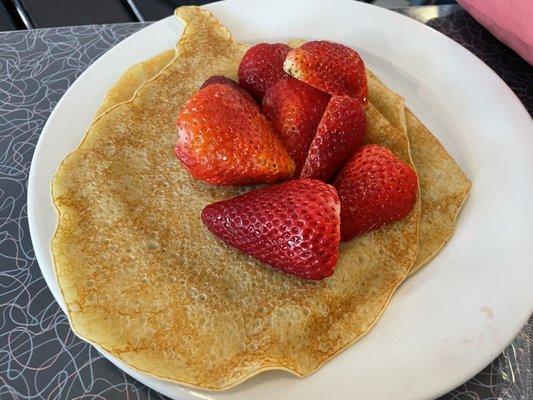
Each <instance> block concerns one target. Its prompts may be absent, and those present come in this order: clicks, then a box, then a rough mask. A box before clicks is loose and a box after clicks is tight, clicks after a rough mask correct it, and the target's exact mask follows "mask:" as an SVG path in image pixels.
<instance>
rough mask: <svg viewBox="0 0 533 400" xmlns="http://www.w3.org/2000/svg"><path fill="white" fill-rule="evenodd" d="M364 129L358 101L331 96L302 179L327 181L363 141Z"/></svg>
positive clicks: (363, 119) (361, 110)
mask: <svg viewBox="0 0 533 400" xmlns="http://www.w3.org/2000/svg"><path fill="white" fill-rule="evenodd" d="M365 132H366V114H365V111H364V110H363V108H362V107H361V103H360V102H359V101H358V100H356V99H354V98H353V97H349V96H333V97H332V98H331V100H330V101H329V103H328V106H327V108H326V111H325V112H324V115H323V116H322V119H321V121H320V125H318V129H317V131H316V135H315V137H314V139H313V141H312V143H311V146H310V148H309V154H308V155H307V159H306V160H305V164H304V167H303V169H302V174H301V176H302V178H304V177H305V178H313V179H320V180H323V181H328V180H329V179H330V178H331V177H332V176H333V174H334V173H335V172H336V171H337V169H339V168H340V167H342V165H343V164H344V163H345V162H346V161H347V160H348V159H349V158H350V157H351V156H352V155H353V154H354V152H355V150H356V149H357V148H358V147H359V146H361V145H362V144H363V140H364V138H365ZM289 153H290V151H289ZM291 155H292V154H291ZM293 158H294V157H293ZM295 162H296V160H295ZM296 165H298V163H297V162H296Z"/></svg>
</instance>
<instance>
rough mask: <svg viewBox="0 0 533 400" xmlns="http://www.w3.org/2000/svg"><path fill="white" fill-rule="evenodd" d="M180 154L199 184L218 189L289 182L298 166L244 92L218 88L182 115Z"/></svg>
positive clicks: (201, 94) (197, 96)
mask: <svg viewBox="0 0 533 400" xmlns="http://www.w3.org/2000/svg"><path fill="white" fill-rule="evenodd" d="M177 130H178V135H179V138H178V143H177V144H176V148H175V153H176V156H177V157H178V158H179V159H180V160H181V162H182V163H183V165H184V166H185V168H187V169H188V170H189V172H190V173H191V175H192V176H193V177H195V178H196V179H200V180H203V181H205V182H208V183H213V184H218V185H247V184H253V183H272V182H276V181H280V180H284V179H287V178H290V177H291V176H292V175H293V173H294V162H293V161H292V159H291V158H290V156H289V154H288V153H287V151H286V150H285V148H284V147H283V143H282V142H281V141H280V139H279V138H278V137H277V135H276V134H275V132H274V130H273V129H272V127H271V125H270V123H269V122H268V121H267V120H266V118H265V116H264V115H262V114H261V112H260V110H259V108H258V107H257V105H255V104H253V103H252V102H251V101H250V100H249V99H248V98H246V96H244V95H243V94H242V93H241V92H240V91H239V90H237V89H234V88H233V87H232V86H231V85H227V84H220V83H213V84H210V85H208V86H206V87H205V88H203V89H201V90H200V91H198V92H197V93H196V94H194V95H193V96H192V97H191V98H190V99H189V101H188V102H187V104H186V105H185V107H184V108H183V109H182V111H181V112H180V114H179V116H178V121H177Z"/></svg>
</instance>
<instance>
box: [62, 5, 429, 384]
mask: <svg viewBox="0 0 533 400" xmlns="http://www.w3.org/2000/svg"><path fill="white" fill-rule="evenodd" d="M177 14H178V16H179V17H180V18H181V19H183V20H184V21H185V22H186V27H185V31H184V33H183V36H182V38H181V40H180V42H179V43H178V45H177V48H176V54H175V56H174V57H173V58H172V59H171V60H168V59H167V60H166V61H164V62H165V63H168V61H170V62H169V63H168V65H167V66H166V67H165V68H163V69H162V70H161V72H160V73H158V74H157V73H156V72H155V71H157V69H158V68H154V63H156V61H154V60H151V61H148V62H147V64H144V66H136V67H134V70H133V71H137V72H133V73H132V71H131V70H130V71H129V72H128V73H126V75H125V76H124V77H123V78H122V79H120V80H119V81H118V83H117V85H116V86H115V87H114V88H113V89H112V93H110V94H108V96H107V98H106V102H107V104H105V107H106V108H107V107H110V106H112V105H113V104H116V105H114V106H112V107H111V108H110V109H109V110H108V111H104V112H103V113H102V114H100V115H99V117H97V118H96V120H95V121H94V123H93V125H92V126H91V127H90V129H89V131H88V132H87V134H86V136H85V138H84V140H83V142H82V143H81V144H80V146H79V147H78V149H77V150H76V151H75V152H74V153H72V154H71V155H69V156H68V157H67V158H66V159H65V160H64V161H63V163H62V164H61V166H60V168H59V170H58V172H57V175H56V176H55V178H54V180H53V185H52V195H53V198H54V203H55V205H56V208H57V210H58V212H59V224H58V227H57V230H56V232H55V235H54V237H53V239H52V254H53V259H54V266H55V271H56V276H57V279H58V282H59V285H60V288H61V291H62V294H63V298H64V299H65V302H66V304H67V314H68V317H69V320H70V322H71V326H72V328H73V330H74V331H75V332H76V334H77V335H79V336H80V337H82V338H84V339H85V340H88V341H90V342H92V343H94V344H96V345H98V346H100V347H101V348H103V349H105V350H107V351H108V352H109V353H111V354H113V355H114V356H116V357H118V358H120V359H121V360H123V361H124V362H125V363H127V364H128V365H130V366H131V367H133V368H135V369H137V370H140V371H144V372H146V373H149V374H152V375H155V376H157V377H160V378H163V379H168V380H172V381H174V382H179V383H182V384H186V385H190V386H194V387H201V388H206V389H225V388H229V387H232V386H234V385H236V384H237V383H239V382H241V381H243V380H244V379H246V378H249V377H250V376H253V375H255V374H257V373H259V372H261V371H265V370H269V369H282V370H287V371H290V372H292V373H293V374H296V375H298V376H305V375H307V374H309V373H311V372H313V371H314V370H316V369H317V368H318V367H320V366H321V365H322V364H323V363H324V362H325V361H327V360H328V359H330V358H331V357H333V356H334V355H335V354H337V353H338V352H339V351H341V350H342V349H344V348H345V347H346V346H348V345H349V344H351V343H353V342H354V341H355V340H357V339H358V338H360V337H361V336H362V335H363V334H365V333H366V332H367V331H368V330H369V329H370V327H371V326H372V325H373V324H374V323H375V322H376V320H377V319H378V317H379V316H380V314H381V313H382V311H383V310H384V308H385V306H386V305H387V303H388V302H389V300H390V297H391V296H392V294H393V292H394V290H395V289H396V287H397V286H398V285H399V284H400V283H401V282H402V281H403V280H404V278H405V277H406V275H407V273H408V271H409V270H410V269H411V267H412V265H413V262H414V261H415V259H416V255H417V252H418V238H417V236H418V235H417V232H418V219H419V213H420V204H419V202H417V204H416V206H415V208H414V210H413V211H412V212H411V213H410V214H409V216H408V217H406V218H405V219H403V220H402V221H399V222H396V223H394V224H392V225H389V226H387V227H385V228H382V229H380V230H377V231H374V232H371V233H369V234H366V235H364V236H362V237H360V238H358V239H357V240H352V241H350V242H347V243H344V244H343V245H342V246H341V249H340V257H339V262H338V265H337V268H336V271H335V273H334V274H333V276H332V277H330V278H328V279H325V280H323V281H319V282H316V281H308V280H302V279H298V278H295V277H292V276H289V275H286V274H283V273H282V272H279V271H277V270H275V269H273V268H270V267H268V266H265V265H263V264H260V263H259V262H257V261H256V260H254V259H253V258H251V257H249V256H247V255H245V254H242V253H240V252H238V251H236V250H234V249H232V248H230V247H228V246H225V245H224V244H222V243H221V242H220V241H218V240H216V239H215V238H214V237H213V236H212V235H211V234H210V233H209V232H208V231H207V229H205V228H204V227H203V225H202V223H201V219H200V212H201V210H202V209H203V207H204V206H205V205H207V204H209V203H212V202H214V201H217V200H221V199H224V198H228V197H231V196H234V195H237V194H240V193H242V192H243V191H244V190H247V188H231V187H226V188H224V187H216V186H211V185H207V184H204V183H202V182H198V181H195V180H194V179H192V178H191V177H190V175H189V174H188V173H187V172H186V171H185V170H184V169H183V168H182V167H181V165H180V163H179V161H178V160H177V159H176V157H175V156H174V155H173V152H172V149H173V146H174V144H175V141H176V140H177V134H176V132H175V119H176V116H177V115H178V113H179V110H180V108H181V107H182V106H183V104H184V102H185V101H186V100H187V99H188V98H189V97H190V95H191V94H192V93H194V92H195V91H196V90H197V89H198V88H199V87H200V85H201V84H202V82H203V81H204V80H205V79H206V78H208V77H209V76H211V75H214V74H222V75H226V76H229V77H235V75H236V71H237V67H238V64H239V62H240V59H241V57H242V55H243V54H244V52H245V50H246V48H247V47H246V46H245V45H242V44H239V43H237V42H235V41H234V40H233V38H232V37H231V35H230V34H229V32H228V31H227V29H226V28H224V27H223V26H221V25H220V24H219V23H218V22H217V20H216V19H215V18H214V17H213V16H212V15H211V14H210V13H209V12H207V11H205V10H201V9H199V8H197V7H183V8H179V9H178V10H177ZM159 61H160V62H161V60H159ZM154 74H156V75H155V76H154V77H153V78H152V79H150V80H148V81H146V82H145V83H144V84H143V85H141V86H140V87H138V88H137V87H135V86H136V84H132V83H134V82H137V81H140V80H142V79H145V78H146V77H149V76H153V75H154ZM133 92H135V96H134V98H133V99H131V100H128V101H124V100H125V99H128V98H129V97H130V96H131V94H132V93H133ZM117 102H118V103H117ZM368 122H369V129H368V134H367V139H368V140H370V141H372V142H376V143H380V144H383V145H386V146H387V147H389V148H390V149H391V150H392V151H393V152H394V153H396V154H397V155H398V156H399V157H400V158H402V159H403V160H404V161H406V162H407V163H409V164H411V165H412V161H411V159H410V155H409V143H408V140H407V137H406V135H405V134H403V132H401V131H400V130H398V129H396V128H395V127H394V126H392V125H391V124H390V123H389V122H388V121H387V120H386V118H384V117H383V115H382V114H381V113H380V112H379V111H378V110H376V109H375V108H374V107H372V106H370V107H369V110H368Z"/></svg>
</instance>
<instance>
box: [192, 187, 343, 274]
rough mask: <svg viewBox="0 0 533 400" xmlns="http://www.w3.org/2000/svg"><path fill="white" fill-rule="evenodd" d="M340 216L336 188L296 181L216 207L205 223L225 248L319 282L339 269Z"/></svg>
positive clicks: (205, 215) (204, 218) (206, 211)
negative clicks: (236, 250)
mask: <svg viewBox="0 0 533 400" xmlns="http://www.w3.org/2000/svg"><path fill="white" fill-rule="evenodd" d="M339 212H340V203H339V198H338V196H337V192H336V191H335V189H334V188H333V187H332V186H330V185H328V184H326V183H324V182H321V181H317V180H313V179H296V180H292V181H289V182H285V183H282V184H279V185H274V186H270V187H267V188H264V189H258V190H253V191H250V192H248V193H246V194H243V195H241V196H238V197H235V198H233V199H230V200H225V201H220V202H217V203H214V204H211V205H209V206H207V207H205V208H204V210H203V211H202V221H203V223H204V224H205V226H206V227H207V228H208V229H209V230H210V231H211V232H212V233H213V234H215V235H216V236H217V237H219V238H220V239H222V240H223V241H224V242H225V243H227V244H228V245H230V246H233V247H235V248H236V249H238V250H240V251H242V252H244V253H247V254H249V255H251V256H253V257H255V258H257V259H258V260H260V261H262V262H264V263H265V264H268V265H270V266H272V267H274V268H277V269H279V270H281V271H283V272H285V273H287V274H291V275H295V276H297V277H300V278H306V279H315V280H318V279H323V278H325V277H328V276H330V275H331V274H333V271H334V270H335V266H336V264H337V259H338V256H339V242H340V219H339Z"/></svg>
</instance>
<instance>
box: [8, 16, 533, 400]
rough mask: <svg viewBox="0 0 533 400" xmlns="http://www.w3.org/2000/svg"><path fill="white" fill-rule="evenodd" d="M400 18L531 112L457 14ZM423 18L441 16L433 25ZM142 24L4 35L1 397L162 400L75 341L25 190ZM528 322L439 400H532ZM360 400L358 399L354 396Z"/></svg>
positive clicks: (521, 70)
mask: <svg viewBox="0 0 533 400" xmlns="http://www.w3.org/2000/svg"><path fill="white" fill-rule="evenodd" d="M427 10H428V9H427V8H424V9H421V8H410V9H404V10H402V11H399V12H402V13H404V14H407V15H409V16H410V17H412V18H415V19H419V20H421V21H422V22H424V23H426V24H427V25H430V26H432V27H433V28H435V29H437V30H439V31H441V32H443V33H444V34H446V35H448V36H449V37H451V38H452V39H454V40H456V41H458V42H459V43H460V44H462V45H463V46H465V47H467V48H468V49H469V50H471V51H472V52H474V53H475V54H476V55H477V56H478V57H480V58H481V59H482V60H484V61H485V62H486V63H487V64H488V65H489V66H490V67H491V68H493V69H494V70H495V71H496V73H498V75H500V76H501V77H502V78H503V79H504V80H505V81H506V82H507V84H508V85H509V86H510V87H511V88H512V89H513V90H514V91H515V93H516V94H517V95H518V96H519V97H520V99H521V100H522V102H523V103H524V104H525V105H526V108H527V109H528V111H529V112H530V114H531V113H532V112H533V95H532V93H531V82H532V81H533V71H532V68H531V67H530V66H529V65H528V64H527V63H526V62H525V61H523V60H522V59H521V58H520V57H518V56H517V55H516V54H515V53H513V52H512V51H511V50H509V49H508V48H507V47H505V46H503V45H502V44H501V43H500V42H498V41H497V40H496V39H494V37H493V36H492V35H490V33H488V32H487V31H486V30H485V29H483V28H482V27H481V26H480V25H479V24H477V22H475V21H474V20H473V19H472V18H471V17H470V16H469V15H468V14H467V13H466V12H465V11H464V10H462V9H461V8H459V7H458V6H452V7H450V6H443V7H440V8H433V9H432V12H430V13H428V12H427ZM425 15H426V16H427V15H433V16H434V15H439V17H437V18H433V19H431V20H429V21H426V20H425V19H424V16H425ZM145 25H146V24H139V23H134V24H114V25H94V26H79V27H66V28H52V29H42V30H33V31H18V32H6V33H0V399H1V400H4V399H123V398H127V399H163V398H164V397H163V396H161V395H160V394H158V393H156V392H154V391H152V390H150V389H149V388H147V387H145V386H144V385H142V384H141V383H139V382H137V381H135V380H134V379H133V378H131V377H129V376H127V375H125V374H124V373H123V372H122V371H120V370H119V369H117V368H116V367H114V366H113V365H112V364H111V363H110V362H108V361H107V360H106V359H105V358H103V357H102V356H101V355H100V354H99V353H98V352H97V351H96V350H95V349H94V348H93V347H92V346H90V345H89V344H87V343H85V342H83V341H81V340H79V339H78V338H76V337H75V336H74V334H73V333H72V331H71V330H70V328H69V325H68V321H67V318H66V316H65V315H64V314H63V312H62V311H61V309H60V308H59V306H58V305H57V303H56V302H55V301H54V298H53V296H52V294H51V293H50V291H49V290H48V288H47V286H46V283H45V281H44V279H43V277H42V275H41V273H40V270H39V267H38V265H37V262H36V260H35V255H34V252H33V248H32V244H31V241H30V237H29V231H28V224H27V208H26V185H27V178H28V172H29V168H30V164H31V159H32V155H33V151H34V149H35V145H36V143H37V140H38V139H39V135H40V133H41V130H42V128H43V126H44V124H45V122H46V120H47V118H48V116H49V115H50V113H51V111H52V110H53V108H54V106H55V105H56V104H57V102H58V100H59V99H60V98H61V96H62V95H63V93H64V92H65V90H66V89H67V88H68V87H69V86H70V85H71V84H72V83H73V82H74V80H75V79H76V78H77V77H78V76H79V75H80V74H81V73H82V72H83V71H84V70H85V69H86V68H87V67H88V66H89V65H90V64H91V63H92V62H93V61H94V60H95V59H96V58H98V57H99V56H100V55H101V54H102V53H104V52H105V51H106V50H108V49H109V48H110V47H112V46H113V45H115V44H117V43H118V42H120V41H121V40H122V39H124V38H126V37H127V36H129V35H131V34H132V33H134V32H135V31H137V30H139V29H141V28H142V27H143V26H145ZM532 327H533V323H532V322H531V321H530V324H529V325H528V326H526V327H525V329H524V330H523V331H522V332H521V334H520V335H519V337H518V338H517V339H516V340H515V341H514V342H513V344H512V345H511V346H510V347H509V349H508V350H506V352H505V353H504V354H502V355H501V356H500V357H499V358H498V359H497V360H495V361H494V362H493V363H492V364H491V365H489V366H488V367H486V368H485V369H484V370H483V371H482V372H480V373H479V374H478V375H476V376H475V377H474V378H472V379H471V380H470V381H469V382H467V383H465V384H463V385H461V386H460V387H458V388H456V389H455V390H453V391H452V392H450V393H448V394H447V395H445V396H443V397H442V398H441V399H443V400H444V399H446V400H452V399H460V400H462V399H468V400H470V399H472V400H473V399H476V400H478V399H487V400H488V399H494V400H496V399H531V398H533V394H532V393H531V379H532V375H531V349H530V347H531V343H532V330H533V329H532ZM354 396H356V394H354Z"/></svg>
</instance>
